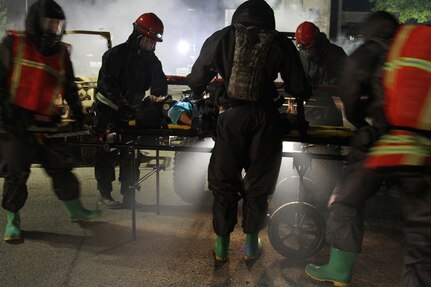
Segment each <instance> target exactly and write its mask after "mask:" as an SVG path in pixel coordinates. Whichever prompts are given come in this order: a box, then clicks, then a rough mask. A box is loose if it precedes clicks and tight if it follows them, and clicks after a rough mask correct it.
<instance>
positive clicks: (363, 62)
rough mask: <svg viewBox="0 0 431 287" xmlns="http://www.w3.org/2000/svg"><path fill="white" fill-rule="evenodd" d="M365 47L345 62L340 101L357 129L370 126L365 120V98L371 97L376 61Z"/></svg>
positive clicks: (347, 117) (347, 116)
mask: <svg viewBox="0 0 431 287" xmlns="http://www.w3.org/2000/svg"><path fill="white" fill-rule="evenodd" d="M373 58H375V57H373V55H371V54H370V53H369V50H368V49H367V48H366V47H365V46H364V45H363V46H361V47H359V48H358V49H357V50H356V51H355V52H354V53H353V54H352V55H351V56H350V57H348V58H347V59H346V61H345V65H344V69H343V73H342V77H341V80H340V90H339V93H340V99H341V101H342V102H343V105H344V113H345V115H346V119H347V120H348V121H349V122H350V123H351V124H352V125H354V126H355V127H356V128H357V129H359V128H361V127H363V126H366V125H368V123H367V121H366V120H365V110H364V104H363V100H361V98H362V97H364V96H369V95H368V93H369V92H370V90H371V87H370V85H371V76H372V73H373V71H374V65H375V60H374V59H373Z"/></svg>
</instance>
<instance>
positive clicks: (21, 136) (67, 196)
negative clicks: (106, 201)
mask: <svg viewBox="0 0 431 287" xmlns="http://www.w3.org/2000/svg"><path fill="white" fill-rule="evenodd" d="M64 23H65V15H64V12H63V10H62V8H61V7H60V6H59V5H58V4H57V3H56V2H54V1H52V0H38V1H36V2H35V3H33V5H31V7H30V9H29V12H28V14H27V17H26V19H25V31H24V33H22V32H18V31H11V32H10V33H9V35H8V36H7V37H6V38H5V39H4V40H3V42H2V43H1V46H0V55H1V56H0V107H1V108H0V130H1V134H2V140H1V148H2V154H3V156H4V158H5V161H6V164H7V172H6V175H5V181H4V186H3V200H2V207H3V208H4V209H6V213H7V225H6V231H5V234H4V240H5V241H16V240H21V219H20V216H19V210H20V209H21V208H22V207H23V206H24V204H25V202H26V200H27V196H28V192H27V179H28V177H29V175H30V166H31V164H32V163H34V162H35V161H38V162H40V163H41V164H42V166H43V168H44V169H45V171H46V172H47V174H48V175H49V176H50V177H51V178H52V185H53V188H54V192H55V194H56V195H57V197H58V198H59V199H60V200H62V201H64V203H65V205H66V208H67V211H68V215H69V217H70V218H71V220H73V221H75V220H91V219H94V218H95V217H97V216H99V215H100V211H99V210H95V211H90V210H87V209H85V208H83V206H82V204H81V201H80V200H79V192H80V190H79V182H78V179H77V178H76V177H75V175H74V174H73V173H72V172H71V170H72V166H73V161H72V158H71V157H70V156H69V155H68V154H67V153H66V152H65V151H64V149H63V147H62V146H60V145H58V144H52V143H51V144H50V143H49V142H48V143H44V142H42V141H41V140H40V138H38V137H37V135H35V134H32V133H31V132H29V131H28V129H29V128H30V127H32V126H36V127H38V126H55V124H56V123H57V122H58V121H59V120H60V119H61V117H60V114H59V113H57V110H56V109H55V108H53V107H54V101H55V99H56V98H57V96H58V95H59V94H63V95H64V98H65V99H66V101H67V103H68V104H69V106H70V108H71V109H72V111H73V114H74V116H75V119H76V120H77V121H78V122H82V118H83V115H82V107H81V102H80V100H79V97H78V93H77V88H76V85H75V83H74V79H75V77H74V73H73V68H72V63H71V61H70V57H69V52H68V50H67V47H66V45H65V44H64V43H62V42H61V38H62V36H63V33H64Z"/></svg>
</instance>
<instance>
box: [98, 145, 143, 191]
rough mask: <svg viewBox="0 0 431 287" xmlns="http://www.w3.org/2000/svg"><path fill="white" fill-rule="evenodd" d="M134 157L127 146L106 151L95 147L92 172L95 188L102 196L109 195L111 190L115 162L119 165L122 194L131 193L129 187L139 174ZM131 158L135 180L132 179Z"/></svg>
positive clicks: (137, 161)
mask: <svg viewBox="0 0 431 287" xmlns="http://www.w3.org/2000/svg"><path fill="white" fill-rule="evenodd" d="M134 158H135V156H134V154H133V153H131V152H130V150H129V149H127V148H121V149H115V150H114V151H106V150H104V149H103V148H98V149H97V151H96V153H95V158H94V174H95V177H96V181H97V190H99V192H100V194H101V195H102V196H103V195H109V194H110V193H111V192H112V190H113V188H112V182H113V181H114V180H115V166H116V165H117V164H119V166H120V174H119V181H120V182H121V188H120V192H121V194H122V195H123V196H130V195H131V194H132V188H130V187H131V186H134V184H135V183H136V182H137V181H138V180H139V175H140V173H139V160H137V159H136V160H135V159H134ZM138 158H139V157H138ZM133 160H135V170H134V173H135V175H134V176H135V182H133V180H132V168H131V164H132V161H133Z"/></svg>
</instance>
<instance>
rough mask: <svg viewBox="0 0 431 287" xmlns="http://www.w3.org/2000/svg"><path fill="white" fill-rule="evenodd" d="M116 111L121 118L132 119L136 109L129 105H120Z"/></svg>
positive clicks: (134, 116)
mask: <svg viewBox="0 0 431 287" xmlns="http://www.w3.org/2000/svg"><path fill="white" fill-rule="evenodd" d="M118 113H119V114H120V118H121V119H122V120H132V119H135V118H136V110H135V109H133V108H132V107H131V106H129V105H124V106H121V107H120V108H119V109H118Z"/></svg>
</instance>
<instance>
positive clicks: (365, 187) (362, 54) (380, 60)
mask: <svg viewBox="0 0 431 287" xmlns="http://www.w3.org/2000/svg"><path fill="white" fill-rule="evenodd" d="M397 27H398V23H397V20H396V19H395V18H394V17H393V16H392V15H390V14H388V13H386V12H380V11H379V12H375V13H373V14H372V15H371V16H370V17H369V18H368V19H367V21H366V22H365V23H364V24H363V30H364V36H365V41H364V43H363V44H362V45H361V46H360V47H359V48H358V49H356V50H355V51H354V52H353V53H352V55H350V56H349V57H348V59H347V60H346V65H345V68H344V72H343V77H342V79H341V84H340V93H341V94H340V97H341V99H342V101H343V103H344V108H345V113H346V117H347V119H348V120H349V121H350V122H351V123H352V124H353V125H354V126H355V127H356V128H357V129H358V131H357V132H356V134H355V135H354V136H353V139H352V142H351V149H350V151H349V154H348V162H347V166H346V169H345V173H344V175H343V176H342V178H341V180H340V181H339V182H338V184H337V186H336V187H335V189H334V191H333V193H332V196H331V199H330V202H329V207H330V210H331V212H330V215H329V218H328V221H327V240H328V242H329V243H330V244H331V246H334V247H336V248H338V249H340V250H343V251H348V252H355V253H359V252H360V251H361V249H362V237H363V233H364V226H363V220H364V218H363V216H364V214H363V213H364V205H365V202H366V201H367V200H368V199H369V198H370V197H371V196H373V195H374V194H376V192H377V191H378V190H379V188H380V187H381V184H382V181H383V180H384V178H383V177H382V176H381V175H379V174H376V173H375V172H372V171H368V170H366V169H365V168H364V160H365V158H366V155H367V150H368V148H369V147H370V146H371V145H372V144H373V142H374V141H375V140H376V139H377V137H378V136H379V134H382V133H383V132H384V131H385V130H386V128H387V125H388V124H387V121H386V119H385V117H384V113H383V91H382V84H381V77H382V68H383V64H384V62H385V58H386V54H387V52H388V49H389V46H390V43H391V41H392V38H393V36H394V35H395V32H396V30H397ZM364 96H365V97H366V100H365V101H364V100H363V99H364ZM366 117H371V119H372V126H371V125H370V124H369V123H368V122H367V121H366Z"/></svg>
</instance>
